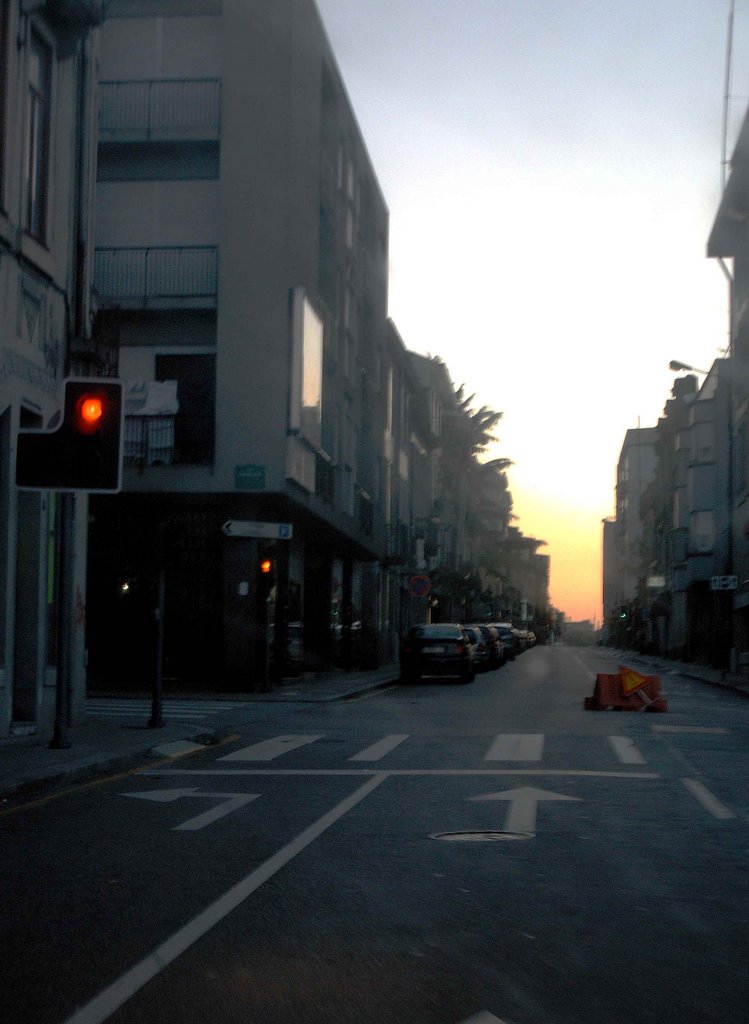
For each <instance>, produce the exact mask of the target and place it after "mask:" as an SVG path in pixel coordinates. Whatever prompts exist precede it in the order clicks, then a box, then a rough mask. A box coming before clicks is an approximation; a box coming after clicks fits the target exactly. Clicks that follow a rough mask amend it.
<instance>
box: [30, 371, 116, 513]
mask: <svg viewBox="0 0 749 1024" xmlns="http://www.w3.org/2000/svg"><path fill="white" fill-rule="evenodd" d="M64 387H65V390H64V398H63V409H62V419H61V421H60V423H59V424H58V426H57V427H56V428H55V429H54V430H19V432H18V443H17V449H16V486H17V487H19V488H21V489H23V490H32V491H41V490H50V491H91V492H94V493H113V492H116V491H119V490H120V487H121V486H122V445H123V430H122V423H123V411H124V405H123V397H122V382H121V381H115V380H108V379H101V378H96V377H93V378H83V377H77V378H73V377H71V378H68V379H67V380H66V381H65V383H64Z"/></svg>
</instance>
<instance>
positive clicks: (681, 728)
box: [650, 725, 728, 736]
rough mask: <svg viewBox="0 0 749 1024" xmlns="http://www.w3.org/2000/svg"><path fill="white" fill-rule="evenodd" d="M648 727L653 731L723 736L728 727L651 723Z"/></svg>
mask: <svg viewBox="0 0 749 1024" xmlns="http://www.w3.org/2000/svg"><path fill="white" fill-rule="evenodd" d="M650 728H651V729H652V730H653V731H654V732H706V733H713V734H715V735H723V736H724V735H725V734H726V733H727V732H728V729H723V728H721V727H720V726H716V727H713V726H708V725H651V726H650Z"/></svg>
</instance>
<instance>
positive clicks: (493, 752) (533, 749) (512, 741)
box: [484, 733, 544, 761]
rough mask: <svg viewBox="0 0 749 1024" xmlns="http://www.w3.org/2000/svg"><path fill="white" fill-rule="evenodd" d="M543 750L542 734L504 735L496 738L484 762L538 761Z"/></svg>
mask: <svg viewBox="0 0 749 1024" xmlns="http://www.w3.org/2000/svg"><path fill="white" fill-rule="evenodd" d="M543 749H544V735H543V733H525V734H524V733H506V734H503V735H500V736H497V738H496V739H495V740H494V742H493V743H492V745H491V747H489V751H488V753H487V754H486V757H485V758H484V760H485V761H540V760H541V755H542V754H543Z"/></svg>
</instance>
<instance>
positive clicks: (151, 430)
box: [123, 415, 174, 473]
mask: <svg viewBox="0 0 749 1024" xmlns="http://www.w3.org/2000/svg"><path fill="white" fill-rule="evenodd" d="M123 457H124V464H125V466H131V467H134V468H135V469H139V470H140V471H141V473H142V472H143V470H144V468H145V467H146V466H171V464H172V463H173V462H174V416H170V415H167V416H126V417H125V441H124V456H123Z"/></svg>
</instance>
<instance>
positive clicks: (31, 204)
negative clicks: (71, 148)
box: [24, 32, 52, 241]
mask: <svg viewBox="0 0 749 1024" xmlns="http://www.w3.org/2000/svg"><path fill="white" fill-rule="evenodd" d="M28 62H29V94H28V110H27V123H26V166H25V169H24V173H25V182H24V184H25V188H26V221H25V227H26V230H27V231H28V232H29V234H31V235H33V236H34V238H37V239H39V240H40V241H44V237H45V235H46V231H47V205H48V187H49V180H48V179H49V131H50V105H51V98H52V97H51V83H52V54H51V52H50V49H49V47H48V46H47V44H46V43H45V42H44V40H43V39H42V37H41V36H40V35H39V33H38V32H32V33H31V43H30V45H29V54H28Z"/></svg>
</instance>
